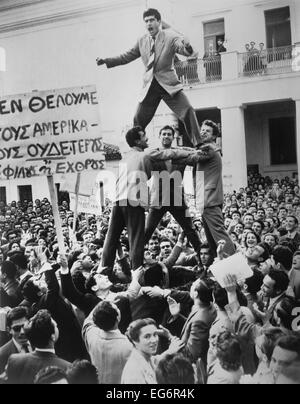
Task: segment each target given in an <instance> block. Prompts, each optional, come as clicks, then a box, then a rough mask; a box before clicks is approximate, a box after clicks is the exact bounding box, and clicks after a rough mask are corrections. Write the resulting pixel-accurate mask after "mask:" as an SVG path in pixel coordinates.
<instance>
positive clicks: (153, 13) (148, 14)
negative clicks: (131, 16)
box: [143, 8, 161, 21]
mask: <svg viewBox="0 0 300 404" xmlns="http://www.w3.org/2000/svg"><path fill="white" fill-rule="evenodd" d="M146 17H155V18H156V19H157V21H161V14H160V12H159V11H158V10H156V9H155V8H148V10H146V11H145V12H144V14H143V20H144V19H145V18H146Z"/></svg>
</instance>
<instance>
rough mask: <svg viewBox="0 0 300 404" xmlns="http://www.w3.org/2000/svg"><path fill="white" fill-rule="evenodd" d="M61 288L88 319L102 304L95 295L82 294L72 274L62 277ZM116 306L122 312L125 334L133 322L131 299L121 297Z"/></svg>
mask: <svg viewBox="0 0 300 404" xmlns="http://www.w3.org/2000/svg"><path fill="white" fill-rule="evenodd" d="M61 286H62V292H63V295H64V297H66V298H67V299H68V300H69V301H70V302H71V303H72V304H73V305H74V306H76V307H78V308H79V309H80V310H81V311H82V312H83V313H84V315H85V317H88V315H89V314H90V313H91V311H92V310H93V309H94V308H95V307H96V306H97V304H99V303H100V302H101V299H99V297H97V296H96V295H94V294H91V293H81V292H80V291H79V290H78V289H77V288H76V287H75V285H74V282H73V280H72V276H71V274H70V273H68V274H64V275H61ZM116 305H117V306H118V308H119V310H120V312H121V321H120V324H119V329H120V330H121V332H123V333H125V332H126V331H127V328H128V326H129V324H130V323H131V321H132V320H131V311H130V305H129V299H127V298H125V297H119V298H118V302H117V304H116Z"/></svg>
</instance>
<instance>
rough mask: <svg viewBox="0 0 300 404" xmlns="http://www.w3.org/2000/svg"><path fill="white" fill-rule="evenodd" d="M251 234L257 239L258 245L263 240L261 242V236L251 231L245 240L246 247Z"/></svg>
mask: <svg viewBox="0 0 300 404" xmlns="http://www.w3.org/2000/svg"><path fill="white" fill-rule="evenodd" d="M249 234H252V235H254V236H255V237H256V242H257V244H259V243H260V241H261V240H260V237H259V235H257V234H256V233H254V231H253V230H251V231H249V232H248V233H247V235H246V238H245V245H246V246H247V238H248V236H249ZM247 247H248V246H247Z"/></svg>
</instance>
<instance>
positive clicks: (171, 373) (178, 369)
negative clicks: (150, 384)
mask: <svg viewBox="0 0 300 404" xmlns="http://www.w3.org/2000/svg"><path fill="white" fill-rule="evenodd" d="M155 373H156V379H157V382H158V384H177V385H178V384H194V383H195V377H194V369H193V366H192V364H191V362H190V361H189V360H188V359H187V358H185V357H184V356H183V355H181V354H173V355H167V356H165V357H163V359H161V360H160V361H159V363H158V365H157V368H156V371H155Z"/></svg>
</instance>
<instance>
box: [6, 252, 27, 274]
mask: <svg viewBox="0 0 300 404" xmlns="http://www.w3.org/2000/svg"><path fill="white" fill-rule="evenodd" d="M10 261H11V262H13V263H14V264H15V265H17V267H19V268H21V269H23V270H25V269H27V265H28V258H27V257H26V255H24V254H23V253H19V252H17V253H15V254H14V255H13V256H12V257H11V258H10Z"/></svg>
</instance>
